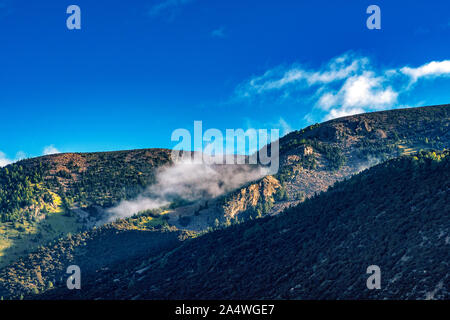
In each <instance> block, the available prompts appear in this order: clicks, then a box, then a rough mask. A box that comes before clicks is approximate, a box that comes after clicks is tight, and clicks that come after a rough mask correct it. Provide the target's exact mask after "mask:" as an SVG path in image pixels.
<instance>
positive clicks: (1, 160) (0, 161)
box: [0, 151, 27, 168]
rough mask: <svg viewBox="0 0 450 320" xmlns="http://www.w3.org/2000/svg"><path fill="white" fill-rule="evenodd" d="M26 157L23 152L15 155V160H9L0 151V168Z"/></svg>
mask: <svg viewBox="0 0 450 320" xmlns="http://www.w3.org/2000/svg"><path fill="white" fill-rule="evenodd" d="M26 157H27V155H26V154H25V152H23V151H19V152H17V153H16V158H15V159H9V158H8V157H7V156H6V154H4V153H3V152H2V151H0V168H1V167H5V166H7V165H8V164H11V163H14V162H16V161H19V160H22V159H25V158H26Z"/></svg>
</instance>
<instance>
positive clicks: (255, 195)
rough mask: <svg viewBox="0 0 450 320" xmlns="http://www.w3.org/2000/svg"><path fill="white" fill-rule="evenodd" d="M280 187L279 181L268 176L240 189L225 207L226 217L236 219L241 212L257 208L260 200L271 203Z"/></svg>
mask: <svg viewBox="0 0 450 320" xmlns="http://www.w3.org/2000/svg"><path fill="white" fill-rule="evenodd" d="M280 187H281V184H280V182H279V181H278V180H277V179H275V178H274V177H273V176H266V177H264V178H263V179H262V180H261V181H259V182H257V183H253V184H251V185H249V186H248V187H245V188H242V189H240V190H239V191H238V192H237V194H236V195H234V196H233V197H232V199H231V200H230V201H228V202H227V203H226V204H225V205H224V212H225V215H226V216H227V217H230V218H234V217H235V215H236V214H238V213H239V212H242V211H245V210H247V209H250V208H252V207H256V206H257V204H258V203H259V202H260V200H264V201H271V200H272V198H273V195H274V194H275V193H276V191H277V189H278V188H280Z"/></svg>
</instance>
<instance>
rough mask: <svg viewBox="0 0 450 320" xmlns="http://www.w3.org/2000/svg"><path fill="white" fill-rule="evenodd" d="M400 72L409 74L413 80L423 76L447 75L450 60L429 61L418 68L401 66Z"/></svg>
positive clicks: (449, 68) (448, 73) (449, 72)
mask: <svg viewBox="0 0 450 320" xmlns="http://www.w3.org/2000/svg"><path fill="white" fill-rule="evenodd" d="M400 72H401V73H403V74H406V75H408V76H410V77H411V80H412V81H414V82H415V81H417V80H418V79H419V78H423V77H439V76H449V75H450V60H444V61H431V62H429V63H427V64H424V65H423V66H420V67H418V68H410V67H403V68H401V69H400Z"/></svg>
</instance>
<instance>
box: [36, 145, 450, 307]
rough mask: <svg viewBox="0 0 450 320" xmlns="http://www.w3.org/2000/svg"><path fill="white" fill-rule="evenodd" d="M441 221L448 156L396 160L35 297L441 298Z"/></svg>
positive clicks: (444, 262) (447, 227)
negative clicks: (375, 281) (372, 279)
mask: <svg viewBox="0 0 450 320" xmlns="http://www.w3.org/2000/svg"><path fill="white" fill-rule="evenodd" d="M449 214H450V152H448V151H447V152H444V153H435V152H429V153H420V154H417V155H415V156H403V157H400V158H398V159H394V160H391V161H388V162H387V163H384V164H381V165H377V166H375V167H373V168H371V169H369V170H366V171H364V172H362V173H361V174H359V175H356V176H354V177H352V178H351V179H349V180H346V181H343V182H339V183H337V184H335V185H334V186H333V187H332V188H330V190H329V191H328V192H325V193H321V194H320V195H318V196H316V197H313V198H312V199H308V200H306V201H305V202H304V203H302V204H300V205H298V206H296V207H293V208H290V209H288V210H287V211H286V212H285V213H283V214H281V215H278V216H276V217H266V218H262V219H255V220H252V221H248V222H246V223H242V224H239V225H234V226H231V227H229V228H226V229H223V230H219V231H216V232H211V233H208V234H205V235H203V236H201V237H198V238H196V239H193V240H189V241H186V242H185V243H184V244H183V245H182V246H181V247H178V248H177V250H175V251H173V252H169V253H167V254H165V255H164V256H160V257H157V258H155V256H147V257H142V258H140V259H138V260H136V261H134V264H135V265H134V267H131V266H130V265H128V266H127V267H126V269H124V268H122V266H120V265H115V266H111V268H110V269H109V271H108V272H105V273H97V274H95V276H94V275H90V276H87V277H86V278H85V286H84V288H83V290H81V291H68V290H67V289H54V290H50V291H48V292H47V293H46V295H44V297H45V298H52V299H58V298H77V299H78V298H82V299H97V298H104V299H110V298H119V297H120V298H121V299H130V298H140V299H168V298H170V299H243V298H244V299H279V298H283V299H370V298H377V299H384V298H387V299H430V298H434V299H449V298H450V291H449V283H450V273H449V268H448V263H449V261H450V250H449V246H450V219H449V218H450V216H449ZM374 264H375V265H378V266H379V267H380V268H381V272H382V284H381V286H382V288H381V290H373V291H371V290H368V289H367V288H366V279H367V277H368V275H367V274H366V268H367V267H368V266H369V265H374ZM142 270H144V271H142ZM138 271H141V272H138ZM94 283H95V284H94Z"/></svg>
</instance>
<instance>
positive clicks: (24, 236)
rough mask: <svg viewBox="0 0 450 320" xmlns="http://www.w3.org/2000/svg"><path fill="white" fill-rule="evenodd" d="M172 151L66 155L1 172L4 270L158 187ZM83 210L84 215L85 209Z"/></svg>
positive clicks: (0, 232)
mask: <svg viewBox="0 0 450 320" xmlns="http://www.w3.org/2000/svg"><path fill="white" fill-rule="evenodd" d="M170 153H171V152H170V150H165V149H144V150H130V151H118V152H100V153H65V154H55V155H50V156H44V157H39V158H33V159H26V160H22V161H19V162H17V163H14V164H11V165H8V166H6V167H5V168H0V267H1V266H3V265H5V264H7V263H9V262H11V261H14V260H15V259H17V257H20V256H23V253H24V252H29V251H30V250H33V249H35V248H36V247H37V246H38V245H40V244H45V243H46V242H48V241H50V240H53V239H55V238H58V237H61V236H64V235H66V234H67V233H69V232H70V233H76V232H79V231H83V230H86V228H88V227H89V226H90V225H92V223H93V222H92V221H94V222H95V220H96V216H98V215H99V212H100V213H101V212H102V207H107V206H111V205H113V204H116V203H117V202H119V201H120V200H122V199H127V198H133V197H135V196H137V195H138V194H139V193H140V192H142V191H143V190H144V189H145V187H146V186H148V185H149V184H152V183H154V181H155V175H156V169H157V168H158V167H160V166H163V165H165V164H169V163H170ZM81 209H82V210H81Z"/></svg>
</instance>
